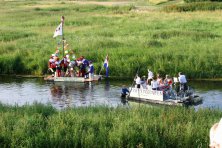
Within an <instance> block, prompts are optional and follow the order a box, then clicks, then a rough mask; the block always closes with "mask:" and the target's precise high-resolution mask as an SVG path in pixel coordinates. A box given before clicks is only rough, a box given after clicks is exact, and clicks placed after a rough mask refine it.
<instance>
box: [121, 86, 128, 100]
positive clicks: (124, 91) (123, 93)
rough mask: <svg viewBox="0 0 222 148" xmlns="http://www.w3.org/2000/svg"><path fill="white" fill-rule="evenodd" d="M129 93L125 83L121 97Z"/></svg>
mask: <svg viewBox="0 0 222 148" xmlns="http://www.w3.org/2000/svg"><path fill="white" fill-rule="evenodd" d="M128 94H129V90H128V88H126V86H125V85H123V86H122V92H121V97H124V98H125V97H126V96H127V95H128Z"/></svg>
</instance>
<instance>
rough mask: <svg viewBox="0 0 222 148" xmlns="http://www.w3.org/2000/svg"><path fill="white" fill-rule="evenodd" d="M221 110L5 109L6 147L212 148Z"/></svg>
mask: <svg viewBox="0 0 222 148" xmlns="http://www.w3.org/2000/svg"><path fill="white" fill-rule="evenodd" d="M221 115H222V113H221V111H219V110H211V109H203V110H202V109H199V110H198V111H195V110H194V109H193V108H174V107H173V108H172V107H167V106H166V107H164V106H161V107H158V106H157V107H147V106H143V105H141V106H138V105H136V106H133V107H130V108H118V107H117V108H108V107H87V108H73V109H66V110H62V111H57V110H55V109H54V108H52V107H51V106H44V105H41V104H34V105H32V106H23V107H18V106H17V107H10V106H4V105H1V108H0V116H1V118H0V131H1V132H0V141H1V142H0V146H1V147H61V146H62V147H85V146H87V147H104V146H105V147H136V146H138V145H141V146H143V147H171V146H173V147H208V145H209V129H210V127H211V126H212V124H214V123H215V122H218V121H219V119H220V117H221Z"/></svg>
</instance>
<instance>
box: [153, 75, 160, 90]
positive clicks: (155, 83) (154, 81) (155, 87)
mask: <svg viewBox="0 0 222 148" xmlns="http://www.w3.org/2000/svg"><path fill="white" fill-rule="evenodd" d="M151 87H152V90H158V89H159V85H158V82H157V80H156V78H153V80H152V81H151Z"/></svg>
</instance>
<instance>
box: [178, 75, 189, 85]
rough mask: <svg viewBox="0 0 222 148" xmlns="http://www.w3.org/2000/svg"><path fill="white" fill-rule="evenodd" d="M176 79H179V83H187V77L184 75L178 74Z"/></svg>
mask: <svg viewBox="0 0 222 148" xmlns="http://www.w3.org/2000/svg"><path fill="white" fill-rule="evenodd" d="M178 79H179V82H180V83H187V79H186V77H185V75H180V76H179V77H178Z"/></svg>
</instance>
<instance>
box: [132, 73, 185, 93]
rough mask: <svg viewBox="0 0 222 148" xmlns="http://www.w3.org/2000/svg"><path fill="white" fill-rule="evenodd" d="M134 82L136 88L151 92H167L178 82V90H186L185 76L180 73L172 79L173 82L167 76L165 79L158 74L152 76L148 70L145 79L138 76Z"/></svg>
mask: <svg viewBox="0 0 222 148" xmlns="http://www.w3.org/2000/svg"><path fill="white" fill-rule="evenodd" d="M134 81H135V82H136V87H137V88H140V87H143V88H145V89H146V88H148V87H149V88H151V89H152V90H167V89H172V84H173V81H174V83H177V82H179V84H180V86H179V90H184V91H186V90H187V89H188V87H187V79H186V76H185V75H184V74H183V73H182V72H179V74H178V78H177V77H174V80H173V79H172V78H171V77H170V76H169V75H166V76H165V78H163V77H161V75H160V74H157V76H154V74H153V72H152V71H150V70H149V69H148V78H147V79H146V77H145V76H143V77H142V78H140V77H139V75H136V77H135V79H134ZM179 90H178V91H179Z"/></svg>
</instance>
